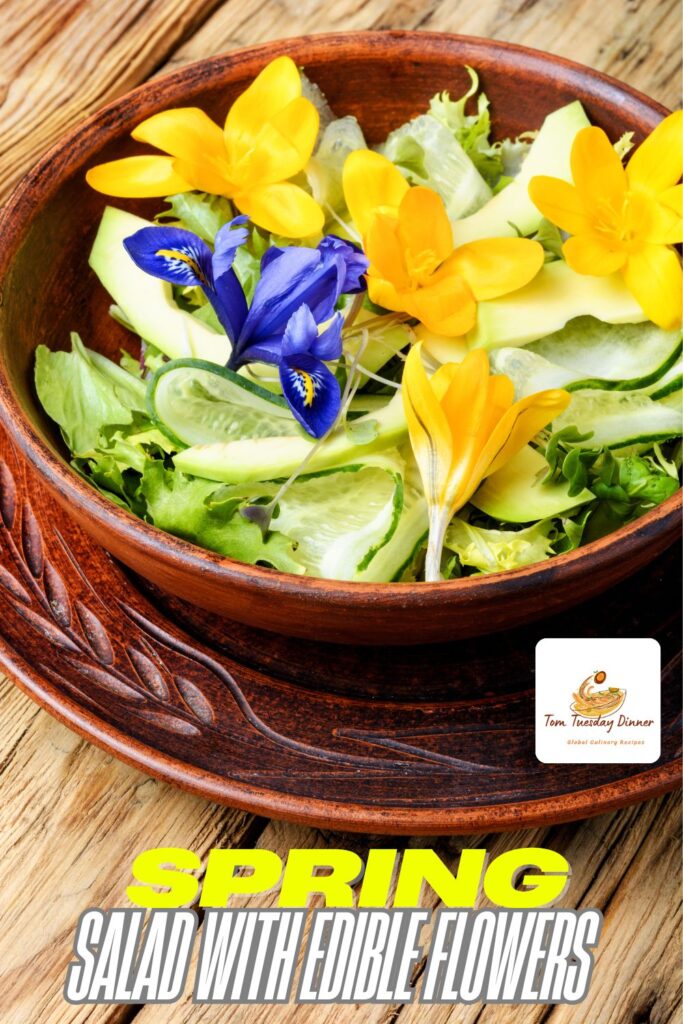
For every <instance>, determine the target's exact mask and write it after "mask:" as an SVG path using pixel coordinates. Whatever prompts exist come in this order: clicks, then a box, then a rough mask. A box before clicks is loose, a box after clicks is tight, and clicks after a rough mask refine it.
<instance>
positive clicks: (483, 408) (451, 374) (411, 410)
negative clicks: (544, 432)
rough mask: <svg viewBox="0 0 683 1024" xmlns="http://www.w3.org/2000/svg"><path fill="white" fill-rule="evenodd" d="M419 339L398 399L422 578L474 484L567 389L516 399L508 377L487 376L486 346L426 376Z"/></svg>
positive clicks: (432, 569) (432, 568) (433, 569)
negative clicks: (423, 552) (425, 528)
mask: <svg viewBox="0 0 683 1024" xmlns="http://www.w3.org/2000/svg"><path fill="white" fill-rule="evenodd" d="M421 348H422V344H421V342H418V343H417V344H416V345H415V346H413V348H412V349H411V351H410V353H409V355H408V358H407V360H406V364H405V368H404V370H403V385H402V392H403V405H404V408H405V413H406V420H407V422H408V432H409V434H410V442H411V445H412V448H413V452H414V454H415V459H416V461H417V465H418V468H419V471H420V476H421V478H422V485H423V487H424V492H425V497H426V499H427V507H428V510H429V541H428V547H427V560H426V564H425V579H426V580H427V581H428V582H433V581H435V580H438V579H440V563H441V552H442V549H443V540H444V535H445V533H446V529H447V527H448V524H449V523H450V521H451V519H452V518H453V516H454V515H455V513H456V512H457V511H458V509H461V508H462V507H463V505H465V503H466V502H467V501H469V499H470V498H471V497H472V495H473V494H474V492H475V491H476V490H477V488H478V487H479V484H480V483H481V482H482V480H484V479H485V478H486V477H487V476H490V474H491V473H495V472H496V470H497V469H500V468H501V466H503V465H504V464H505V463H506V462H507V461H508V459H511V458H512V456H513V455H516V454H517V452H519V451H521V449H522V448H523V447H524V445H525V444H527V442H528V441H530V440H531V438H532V437H534V436H535V435H536V434H537V433H538V432H539V430H541V429H542V428H543V427H545V426H546V425H547V424H548V423H550V422H551V421H552V420H553V419H554V418H555V417H556V416H557V415H558V414H559V413H561V412H562V410H563V409H565V408H566V407H567V405H568V404H569V399H570V396H569V394H568V393H567V392H566V391H562V390H550V391H539V392H538V393H537V394H535V395H529V396H528V397H527V398H523V399H522V400H521V401H519V402H514V387H513V385H512V381H511V380H510V379H509V378H508V377H505V376H503V375H500V376H490V374H489V360H488V355H487V354H486V352H485V350H484V349H474V350H473V351H471V352H469V353H468V354H467V355H466V356H465V359H464V360H463V362H462V363H446V364H445V365H444V366H441V367H440V368H439V369H438V370H437V371H436V373H435V374H434V375H433V376H432V377H428V376H427V373H426V371H425V368H424V366H423V363H422V356H421Z"/></svg>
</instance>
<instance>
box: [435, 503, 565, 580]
mask: <svg viewBox="0 0 683 1024" xmlns="http://www.w3.org/2000/svg"><path fill="white" fill-rule="evenodd" d="M552 533H553V522H552V520H551V519H544V520H541V521H540V522H538V523H534V524H533V525H532V526H527V527H525V528H524V529H523V530H491V529H486V528H484V527H481V526H473V525H472V524H471V523H466V522H465V520H464V519H460V518H459V517H458V516H456V517H455V518H454V519H453V520H452V521H451V524H450V526H449V527H448V530H447V531H446V539H445V546H446V547H447V548H449V550H451V551H453V552H455V554H456V555H457V556H458V559H459V562H460V565H463V566H472V567H473V568H475V569H479V570H480V572H502V571H503V570H505V569H519V568H520V567H521V566H523V565H532V564H533V563H534V562H542V561H543V560H544V559H546V558H550V556H551V554H552V553H553V547H552V539H551V534H552ZM451 575H453V573H451Z"/></svg>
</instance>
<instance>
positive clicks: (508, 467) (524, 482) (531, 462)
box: [470, 445, 595, 523]
mask: <svg viewBox="0 0 683 1024" xmlns="http://www.w3.org/2000/svg"><path fill="white" fill-rule="evenodd" d="M547 473H548V463H547V462H546V461H545V459H544V457H543V456H542V455H541V453H540V452H539V451H537V450H536V449H535V448H532V447H531V446H530V445H526V447H524V448H522V450H521V451H520V452H518V453H517V455H515V456H513V458H511V459H510V461H509V462H506V463H505V465H504V466H503V467H502V468H501V469H499V470H498V471H497V472H496V473H493V474H492V475H491V476H490V477H488V479H486V480H485V481H484V483H483V484H482V485H481V487H480V488H479V490H478V491H477V492H476V494H475V495H474V496H473V497H472V498H470V501H471V503H472V504H473V505H474V507H475V508H478V509H479V510H480V511H481V512H485V513H486V515H488V516H492V517H493V518H494V519H499V520H500V521H501V522H503V523H533V522H535V521H536V520H538V519H551V518H552V517H553V516H559V515H563V514H564V513H565V512H568V511H569V510H570V509H572V508H576V506H577V505H584V504H585V503H586V502H587V501H593V500H594V498H595V495H594V494H592V493H591V491H588V490H585V489H584V490H583V491H581V493H580V494H577V495H574V496H571V495H570V494H569V483H568V482H567V481H566V480H551V481H550V482H549V483H543V480H544V478H545V476H546V475H547Z"/></svg>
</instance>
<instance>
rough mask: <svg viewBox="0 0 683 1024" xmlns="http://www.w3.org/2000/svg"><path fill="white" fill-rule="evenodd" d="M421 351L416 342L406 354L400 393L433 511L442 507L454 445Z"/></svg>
mask: <svg viewBox="0 0 683 1024" xmlns="http://www.w3.org/2000/svg"><path fill="white" fill-rule="evenodd" d="M421 349H422V346H421V345H420V343H419V342H418V344H417V345H414V346H413V348H412V349H411V350H410V352H409V353H408V358H407V359H406V363H405V366H404V368H403V382H402V388H401V390H402V394H403V408H404V410H405V414H406V420H407V422H408V433H409V435H410V443H411V445H412V448H413V452H414V454H415V459H416V460H417V464H418V468H419V470H420V476H421V478H422V485H423V487H424V492H425V496H426V498H427V501H428V502H429V504H430V505H431V506H432V507H435V506H438V505H441V504H443V497H444V493H445V489H446V486H447V484H448V473H449V469H450V465H451V456H452V448H453V445H452V439H451V432H450V427H449V425H448V420H447V419H446V416H445V414H444V411H443V409H442V408H441V405H440V404H439V402H438V400H437V398H436V395H435V393H434V390H433V388H432V387H431V384H430V381H429V379H428V377H427V374H426V372H425V368H424V366H423V365H422V355H421Z"/></svg>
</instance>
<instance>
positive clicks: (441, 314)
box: [371, 274, 477, 337]
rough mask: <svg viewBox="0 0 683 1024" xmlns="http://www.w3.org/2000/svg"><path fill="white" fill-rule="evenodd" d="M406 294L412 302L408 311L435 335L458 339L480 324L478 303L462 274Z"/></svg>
mask: <svg viewBox="0 0 683 1024" xmlns="http://www.w3.org/2000/svg"><path fill="white" fill-rule="evenodd" d="M406 294H407V296H408V300H409V301H408V302H407V303H406V304H405V307H404V308H406V311H407V312H408V313H411V314H412V316H414V317H416V318H417V319H418V320H419V321H420V322H421V323H423V324H424V325H425V327H426V328H427V329H428V330H430V331H433V332H434V333H435V334H443V335H445V336H446V337H457V336H458V335H461V334H466V333H467V332H468V331H469V330H471V328H472V327H474V325H475V323H476V320H477V304H476V302H475V300H474V296H473V295H472V290H471V289H470V287H469V285H468V284H467V282H466V281H465V280H464V279H463V278H462V277H460V275H459V274H453V275H449V276H444V277H442V278H440V279H439V280H435V281H434V282H433V283H432V284H430V285H428V286H427V287H425V288H418V289H417V290H416V291H414V292H409V293H406ZM371 298H372V296H371ZM373 301H375V300H374V299H373Z"/></svg>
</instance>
